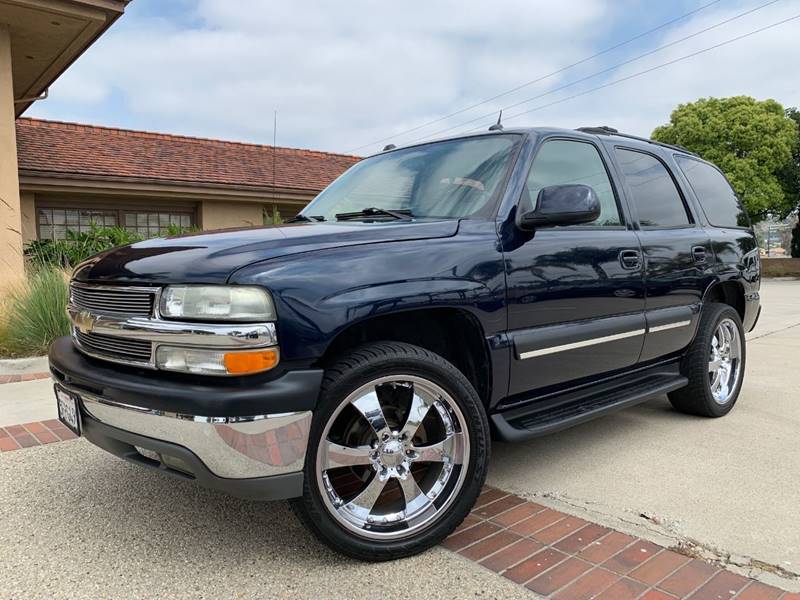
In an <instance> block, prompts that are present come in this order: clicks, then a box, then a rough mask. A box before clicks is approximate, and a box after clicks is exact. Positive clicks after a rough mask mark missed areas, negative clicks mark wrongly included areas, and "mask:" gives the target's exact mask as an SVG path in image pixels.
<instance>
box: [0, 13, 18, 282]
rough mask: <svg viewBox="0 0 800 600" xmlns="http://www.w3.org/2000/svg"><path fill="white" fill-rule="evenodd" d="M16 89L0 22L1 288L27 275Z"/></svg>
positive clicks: (5, 32)
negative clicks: (15, 120)
mask: <svg viewBox="0 0 800 600" xmlns="http://www.w3.org/2000/svg"><path fill="white" fill-rule="evenodd" d="M12 88H13V84H12V78H11V42H10V36H9V33H8V29H7V28H6V27H5V26H4V25H0V290H2V288H3V287H5V286H7V285H9V284H12V285H13V284H14V283H15V282H17V281H19V280H20V279H21V278H22V277H23V275H24V270H23V261H22V220H21V217H20V205H19V178H18V174H17V134H16V132H15V130H14V94H13V89H12ZM0 293H2V292H1V291H0Z"/></svg>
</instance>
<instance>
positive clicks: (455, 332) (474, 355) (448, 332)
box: [318, 307, 492, 406]
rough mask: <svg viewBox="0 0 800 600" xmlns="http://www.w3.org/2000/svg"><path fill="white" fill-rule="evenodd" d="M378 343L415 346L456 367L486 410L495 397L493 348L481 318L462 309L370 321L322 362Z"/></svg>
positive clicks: (352, 328)
mask: <svg viewBox="0 0 800 600" xmlns="http://www.w3.org/2000/svg"><path fill="white" fill-rule="evenodd" d="M378 341H394V342H405V343H408V344H414V345H415V346H420V347H422V348H425V349H426V350H429V351H431V352H433V353H435V354H438V355H439V356H441V357H442V358H444V359H445V360H447V361H449V362H450V363H452V364H453V365H454V366H455V367H456V368H457V369H458V370H459V371H461V373H463V374H464V376H465V377H466V378H467V379H468V380H469V382H470V383H471V384H472V385H473V387H474V388H475V390H476V391H477V392H478V395H479V396H480V398H481V401H482V402H483V405H484V406H488V404H489V400H490V398H491V393H492V369H491V358H490V356H489V348H488V345H487V342H486V338H485V335H484V331H483V327H482V326H481V323H480V321H479V320H478V318H477V317H476V316H475V315H473V314H472V313H470V312H469V311H467V310H465V309H460V308H451V307H444V308H424V309H413V310H407V311H398V312H393V313H389V314H384V315H376V316H373V317H368V318H366V319H363V320H361V321H357V322H355V323H352V324H350V325H348V326H347V327H346V328H344V329H343V330H342V331H340V332H339V333H337V334H336V336H335V337H334V338H333V339H332V340H331V342H330V343H329V344H328V346H327V348H326V350H325V353H324V354H323V356H322V357H321V358H320V359H319V360H318V364H319V366H321V367H325V366H327V365H330V364H332V363H333V362H335V361H336V360H337V359H338V358H340V357H341V356H342V355H343V354H344V353H345V352H346V351H347V350H349V349H351V348H355V347H357V346H360V345H363V344H366V343H370V342H378Z"/></svg>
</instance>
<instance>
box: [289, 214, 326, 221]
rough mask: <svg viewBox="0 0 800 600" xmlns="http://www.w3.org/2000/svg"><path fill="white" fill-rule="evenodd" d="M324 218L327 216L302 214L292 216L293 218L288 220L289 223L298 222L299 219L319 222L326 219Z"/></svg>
mask: <svg viewBox="0 0 800 600" xmlns="http://www.w3.org/2000/svg"><path fill="white" fill-rule="evenodd" d="M324 220H325V217H323V216H321V215H308V216H306V215H302V214H300V215H295V216H294V217H292V218H291V219H289V220H288V221H286V222H287V223H297V222H298V221H303V222H306V223H317V222H320V221H324Z"/></svg>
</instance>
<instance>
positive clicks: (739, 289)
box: [703, 280, 745, 323]
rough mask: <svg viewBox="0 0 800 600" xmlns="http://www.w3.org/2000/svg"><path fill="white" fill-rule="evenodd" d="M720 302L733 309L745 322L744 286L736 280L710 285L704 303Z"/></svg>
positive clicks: (704, 296)
mask: <svg viewBox="0 0 800 600" xmlns="http://www.w3.org/2000/svg"><path fill="white" fill-rule="evenodd" d="M707 302H718V303H720V304H727V305H728V306H731V307H733V308H734V309H735V310H736V312H737V313H739V318H740V319H741V320H742V322H743V323H744V320H745V294H744V285H743V284H742V283H741V282H739V281H736V280H727V281H717V282H715V283H713V284H712V285H710V286H709V287H708V289H707V290H706V293H705V294H704V295H703V303H704V304H705V303H707Z"/></svg>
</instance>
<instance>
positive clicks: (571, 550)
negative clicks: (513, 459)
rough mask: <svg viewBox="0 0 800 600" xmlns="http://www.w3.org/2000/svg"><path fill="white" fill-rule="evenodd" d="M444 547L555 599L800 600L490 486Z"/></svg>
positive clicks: (787, 593) (795, 596) (485, 489)
mask: <svg viewBox="0 0 800 600" xmlns="http://www.w3.org/2000/svg"><path fill="white" fill-rule="evenodd" d="M443 546H444V547H445V548H448V549H449V550H452V551H454V552H458V553H459V554H461V555H462V556H464V557H466V558H468V559H469V560H472V561H475V562H477V563H479V564H481V565H483V566H484V567H486V568H487V569H490V570H491V571H494V572H495V573H498V574H500V575H502V576H503V577H505V578H506V579H510V580H511V581H513V582H515V583H518V584H520V585H523V586H525V587H526V588H528V589H530V590H532V591H534V592H536V593H537V594H540V595H542V596H546V597H549V598H554V599H557V600H582V599H586V600H588V599H590V598H596V599H598V600H625V599H631V600H634V599H638V600H676V599H678V598H691V599H692V600H730V599H737V600H761V599H764V600H800V595H797V594H792V593H789V592H785V591H784V590H781V589H778V588H776V587H772V586H769V585H766V584H764V583H761V582H758V581H755V580H753V579H749V578H747V577H743V576H741V575H737V574H736V573H733V572H731V571H726V570H725V569H721V568H719V567H717V566H716V565H713V564H710V563H707V562H704V561H702V560H697V559H695V558H690V557H688V556H684V555H682V554H678V553H677V552H673V551H672V550H669V549H667V548H663V547H662V546H659V545H657V544H654V543H652V542H649V541H647V540H644V539H641V538H638V537H634V536H630V535H626V534H624V533H620V532H619V531H614V530H612V529H609V528H607V527H603V526H602V525H598V524H595V523H589V522H588V521H585V520H583V519H580V518H578V517H575V516H572V515H568V514H565V513H562V512H559V511H557V510H553V509H551V508H546V507H544V506H542V505H540V504H536V503H535V502H528V501H526V500H524V499H523V498H520V497H518V496H514V495H512V494H507V493H506V492H503V491H502V490H498V489H496V488H492V487H489V486H487V487H485V488H484V490H483V492H482V493H481V495H480V497H479V498H478V502H477V503H476V505H475V508H474V509H473V510H472V513H471V514H470V515H469V516H468V517H467V518H466V519H465V521H464V523H462V524H461V526H460V527H459V528H458V529H457V530H456V531H455V532H454V533H453V534H452V535H451V536H450V537H448V538H447V539H446V540H445V541H444V543H443Z"/></svg>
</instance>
